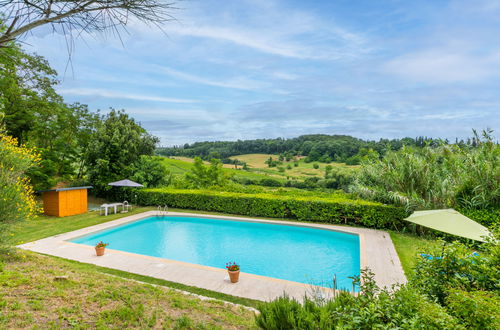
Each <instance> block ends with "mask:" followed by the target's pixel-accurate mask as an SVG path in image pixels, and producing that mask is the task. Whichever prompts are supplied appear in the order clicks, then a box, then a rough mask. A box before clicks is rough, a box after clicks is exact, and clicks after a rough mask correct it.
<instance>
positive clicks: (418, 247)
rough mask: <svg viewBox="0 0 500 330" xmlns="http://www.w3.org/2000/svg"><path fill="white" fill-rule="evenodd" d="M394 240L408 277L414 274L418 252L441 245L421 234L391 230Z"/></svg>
mask: <svg viewBox="0 0 500 330" xmlns="http://www.w3.org/2000/svg"><path fill="white" fill-rule="evenodd" d="M390 234H391V239H392V242H393V243H394V247H395V248H396V251H397V252H398V256H399V260H400V261H401V265H402V266H403V270H404V271H405V274H406V276H407V277H409V278H410V277H411V276H413V267H415V264H416V261H417V258H418V254H419V253H422V252H425V251H428V250H429V249H430V248H433V247H437V246H439V241H437V240H431V239H425V238H422V237H419V236H415V235H410V234H403V233H398V232H394V231H390Z"/></svg>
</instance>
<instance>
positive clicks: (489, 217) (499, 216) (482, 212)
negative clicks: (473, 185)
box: [459, 207, 500, 228]
mask: <svg viewBox="0 0 500 330" xmlns="http://www.w3.org/2000/svg"><path fill="white" fill-rule="evenodd" d="M459 212H460V213H462V214H463V215H465V216H467V217H469V218H471V219H472V220H474V221H476V222H479V223H480V224H482V225H483V226H486V227H488V228H494V227H495V226H496V225H500V207H497V208H487V209H470V208H464V209H459Z"/></svg>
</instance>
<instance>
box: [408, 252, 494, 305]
mask: <svg viewBox="0 0 500 330" xmlns="http://www.w3.org/2000/svg"><path fill="white" fill-rule="evenodd" d="M429 253H430V254H431V255H432V258H420V259H419V260H418V261H417V264H416V266H415V277H414V279H413V281H412V283H413V285H414V286H415V287H416V288H417V289H419V290H420V291H421V292H423V293H424V294H426V295H427V296H429V297H430V298H431V299H435V300H436V301H438V302H439V303H441V304H445V301H446V300H447V298H448V295H449V292H450V290H452V289H461V290H466V291H476V290H485V291H495V290H498V283H500V274H499V272H498V267H499V265H500V246H499V244H497V243H496V242H492V243H485V244H483V250H482V251H481V252H480V253H472V252H471V250H470V249H469V248H468V247H467V246H466V245H464V244H462V243H460V242H454V243H451V244H444V245H443V247H442V248H441V249H435V250H431V251H430V252H429Z"/></svg>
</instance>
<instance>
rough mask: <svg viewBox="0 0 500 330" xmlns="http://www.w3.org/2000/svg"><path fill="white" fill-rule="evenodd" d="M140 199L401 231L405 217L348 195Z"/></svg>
mask: <svg viewBox="0 0 500 330" xmlns="http://www.w3.org/2000/svg"><path fill="white" fill-rule="evenodd" d="M137 196H138V202H139V204H141V205H153V206H155V205H165V204H166V205H168V206H170V207H176V208H187V209H195V210H204V211H217V212H225V213H232V214H242V215H250V216H264V217H273V218H295V219H298V220H304V221H308V220H309V221H320V222H328V223H345V224H353V225H362V226H365V227H373V228H395V229H397V228H400V227H401V226H403V225H404V224H403V221H401V219H403V218H404V217H405V216H406V213H405V212H404V210H403V209H402V208H398V207H394V206H387V205H382V204H380V203H375V202H369V201H364V200H353V199H350V198H349V197H348V196H347V195H343V196H342V195H339V194H337V195H334V196H333V197H332V198H326V197H312V196H286V195H284V196H283V195H279V194H277V195H275V194H269V193H256V194H248V193H235V192H224V191H213V190H212V191H211V190H181V189H167V188H159V189H142V190H139V191H138V192H137Z"/></svg>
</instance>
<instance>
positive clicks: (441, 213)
mask: <svg viewBox="0 0 500 330" xmlns="http://www.w3.org/2000/svg"><path fill="white" fill-rule="evenodd" d="M405 220H406V221H410V222H413V223H415V224H417V225H421V226H424V227H428V228H432V229H435V230H439V231H442V232H445V233H448V234H452V235H456V236H462V237H465V238H470V239H473V240H476V241H480V242H485V241H486V240H485V238H484V236H492V234H491V233H490V232H489V231H488V229H486V227H484V226H482V225H480V224H479V223H477V222H475V221H474V220H471V219H469V218H467V217H466V216H465V215H463V214H461V213H459V212H457V211H455V210H453V209H444V210H430V211H415V212H414V213H413V214H412V215H410V216H409V217H408V218H406V219H405Z"/></svg>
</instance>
